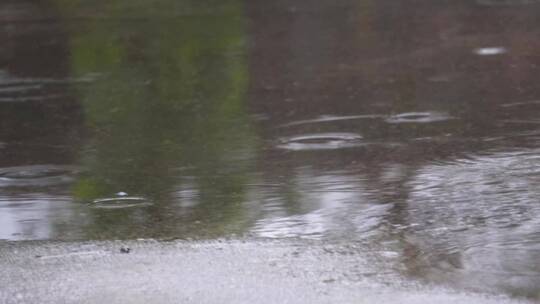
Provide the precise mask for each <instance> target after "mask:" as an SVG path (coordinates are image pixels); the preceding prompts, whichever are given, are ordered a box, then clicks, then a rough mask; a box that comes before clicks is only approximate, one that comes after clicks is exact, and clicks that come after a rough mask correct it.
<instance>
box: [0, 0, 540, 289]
mask: <svg viewBox="0 0 540 304" xmlns="http://www.w3.org/2000/svg"><path fill="white" fill-rule="evenodd" d="M539 17H540V2H538V1H533V0H529V1H520V0H504V1H497V0H489V1H488V0H476V1H460V0H458V1H427V0H414V1H413V0H411V1H390V0H361V1H352V0H339V1H326V0H322V1H315V2H314V1H304V0H299V1H290V0H277V1H262V0H251V1H241V0H226V1H210V0H209V1H192V0H181V1H173V0H159V1H148V2H144V1H127V0H113V1H111V0H108V1H93V2H92V3H91V4H90V3H83V2H78V1H75V2H70V1H63V0H49V1H30V0H17V1H15V0H6V1H2V2H1V3H0V247H2V246H8V245H6V244H12V243H13V242H14V243H15V244H16V243H18V241H21V242H20V243H21V244H23V243H24V244H25V242H26V241H44V242H87V241H91V242H93V241H95V242H99V241H110V240H136V239H155V240H176V239H183V240H185V239H190V240H215V239H221V238H235V239H236V238H240V239H244V240H250V239H253V240H255V239H260V238H263V239H266V238H269V239H278V240H276V241H282V240H284V239H287V240H288V239H293V240H297V241H298V240H305V241H306V242H308V243H306V244H312V243H309V242H319V243H322V244H327V243H330V244H335V243H340V244H341V243H349V244H364V245H365V246H366V248H371V247H370V246H377V247H381V248H384V251H383V252H384V254H383V255H386V257H391V258H392V259H393V261H396V263H398V264H399V267H397V268H398V269H399V271H398V272H399V274H400V275H401V276H403V277H404V278H406V279H407V280H410V281H414V282H421V283H422V284H435V285H437V286H446V287H451V288H456V289H458V290H465V291H473V292H477V291H479V292H488V293H495V294H504V295H508V296H510V297H516V298H527V299H529V300H539V299H540V84H539V83H538V79H540V56H539V54H538V50H539V49H540V40H538V39H537V37H540V27H539V25H540V18H539ZM9 246H11V245H9ZM380 271H384V267H383V266H381V270H380Z"/></svg>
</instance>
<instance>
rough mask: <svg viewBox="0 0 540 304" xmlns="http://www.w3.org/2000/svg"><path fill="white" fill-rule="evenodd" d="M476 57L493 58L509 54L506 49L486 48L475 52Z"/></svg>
mask: <svg viewBox="0 0 540 304" xmlns="http://www.w3.org/2000/svg"><path fill="white" fill-rule="evenodd" d="M473 52H474V53H475V54H476V55H480V56H492V55H500V54H504V53H506V52H507V50H506V48H504V47H484V48H477V49H474V51H473Z"/></svg>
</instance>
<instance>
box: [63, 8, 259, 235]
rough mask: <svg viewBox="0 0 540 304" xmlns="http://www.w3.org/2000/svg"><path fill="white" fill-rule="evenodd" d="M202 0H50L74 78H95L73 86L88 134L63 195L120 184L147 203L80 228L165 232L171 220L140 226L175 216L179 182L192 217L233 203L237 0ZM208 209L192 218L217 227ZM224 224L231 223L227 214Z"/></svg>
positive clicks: (100, 193)
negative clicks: (65, 21)
mask: <svg viewBox="0 0 540 304" xmlns="http://www.w3.org/2000/svg"><path fill="white" fill-rule="evenodd" d="M212 2H217V1H210V2H204V3H203V2H200V1H189V0H188V1H172V0H171V1H101V2H98V4H96V3H95V2H92V5H88V4H86V2H84V1H58V4H59V8H60V10H61V11H63V13H64V15H65V16H66V18H67V17H68V16H69V20H70V22H71V23H72V25H73V26H72V28H73V29H74V30H72V31H71V41H70V43H71V64H72V71H73V73H74V74H75V75H74V76H75V77H88V76H91V77H94V78H95V79H96V80H95V81H94V82H93V83H92V84H90V85H85V86H81V87H78V88H77V94H78V96H79V98H80V100H81V102H82V104H83V106H84V115H85V121H86V124H87V126H88V129H89V132H91V134H90V138H92V140H91V142H90V143H89V144H88V145H87V147H86V149H85V150H84V151H83V153H82V155H81V162H82V164H83V168H84V169H85V170H86V172H85V173H84V174H83V176H82V177H81V178H80V179H79V180H78V182H77V183H76V185H75V186H74V188H73V192H74V196H75V197H76V198H77V199H79V200H80V201H83V202H88V201H92V200H93V199H96V198H103V197H111V196H113V195H114V194H115V193H117V192H120V191H122V192H127V193H128V194H129V195H139V196H144V197H146V198H147V199H149V200H150V201H151V202H152V203H153V207H150V208H148V210H145V212H140V210H138V211H125V210H124V211H121V212H119V211H115V212H108V213H103V212H101V211H99V210H96V211H95V213H96V214H95V216H93V217H92V218H93V220H94V221H97V222H95V223H94V225H91V227H89V228H90V231H89V233H90V234H91V235H93V236H97V235H99V237H106V235H107V233H105V234H104V233H103V231H101V230H102V229H107V230H109V231H111V226H112V227H117V228H119V227H125V228H122V229H125V230H126V231H129V233H128V235H131V234H133V235H138V236H141V235H142V236H145V235H146V236H148V235H150V236H151V235H153V232H152V230H159V229H170V230H171V231H173V230H174V229H175V228H173V227H174V226H176V225H177V224H176V223H167V225H169V226H170V225H172V226H173V227H169V228H164V227H149V226H150V224H146V223H150V222H154V223H155V222H160V221H162V220H163V221H166V220H167V218H171V219H174V218H176V219H178V215H176V216H172V215H171V214H169V213H170V212H178V211H176V210H175V208H168V207H167V206H170V205H171V204H173V203H175V204H181V203H182V202H181V198H180V197H179V195H178V191H180V190H179V189H181V188H182V180H185V179H188V180H190V183H191V186H190V187H191V188H192V190H193V189H195V190H196V192H197V195H196V197H195V198H194V199H195V200H196V201H198V202H197V204H196V206H195V207H194V210H192V212H191V211H190V214H192V215H193V216H197V215H196V214H197V210H198V209H202V210H206V211H201V212H207V211H208V209H209V208H210V209H211V207H210V206H212V205H214V204H220V206H219V207H220V208H222V209H224V210H221V211H220V212H224V211H225V212H226V210H227V206H228V205H234V204H237V203H238V202H240V201H241V200H242V196H243V192H244V189H243V183H244V179H245V177H244V175H245V169H246V166H247V162H246V161H245V160H246V158H247V157H248V155H249V153H250V146H251V145H252V143H251V140H250V138H252V137H251V136H250V134H249V128H248V124H247V123H248V122H247V118H246V115H245V112H244V106H245V105H244V102H245V99H244V95H245V91H246V82H247V75H246V63H245V54H244V44H245V41H244V17H243V15H242V13H243V11H242V6H241V3H240V1H219V4H216V3H212ZM81 23H82V24H81ZM239 155H241V156H245V157H246V158H244V159H242V160H240V161H238V156H239ZM233 157H234V159H233ZM216 198H220V201H219V202H216ZM176 209H178V208H176ZM180 209H181V208H180ZM234 210H240V209H239V208H234ZM212 214H213V213H210V217H206V218H205V219H204V220H205V221H210V222H213V223H214V225H211V227H214V228H211V229H218V230H219V229H221V228H219V227H218V226H220V220H225V218H221V217H220V219H219V220H215V221H214V219H212V216H211V215H212ZM206 215H208V214H205V216H206ZM133 216H135V218H136V220H135V221H134V218H133ZM238 216H240V215H238ZM147 218H148V220H147ZM137 221H138V224H137V223H136V222H137ZM226 221H235V222H238V218H237V216H234V215H232V214H229V215H228V217H226ZM141 223H142V226H141V227H142V228H141V229H137V228H134V225H140V224H141ZM101 224H103V225H101ZM105 224H106V225H105ZM223 224H226V223H223ZM145 225H147V226H146V227H145ZM106 226H108V227H107V228H105V227H106ZM160 226H161V225H160ZM102 227H103V228H102ZM92 229H94V230H96V231H92ZM113 230H114V228H113ZM126 231H124V233H125V232H126ZM149 231H150V232H149ZM126 236H127V235H123V237H126Z"/></svg>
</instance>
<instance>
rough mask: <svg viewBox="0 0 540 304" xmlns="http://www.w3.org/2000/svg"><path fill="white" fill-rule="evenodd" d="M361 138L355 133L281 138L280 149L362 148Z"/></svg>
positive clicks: (363, 143)
mask: <svg viewBox="0 0 540 304" xmlns="http://www.w3.org/2000/svg"><path fill="white" fill-rule="evenodd" d="M362 139H363V137H362V136H361V135H359V134H356V133H318V134H306V135H299V136H292V137H285V138H281V139H280V140H279V141H280V144H279V145H278V146H277V147H278V148H280V149H285V150H292V151H303V150H332V149H344V148H353V147H359V146H363V145H365V144H366V143H365V142H363V141H362Z"/></svg>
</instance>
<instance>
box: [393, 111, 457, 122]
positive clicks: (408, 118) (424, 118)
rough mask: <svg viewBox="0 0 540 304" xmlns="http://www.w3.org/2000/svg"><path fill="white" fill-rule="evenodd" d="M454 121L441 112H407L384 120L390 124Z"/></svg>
mask: <svg viewBox="0 0 540 304" xmlns="http://www.w3.org/2000/svg"><path fill="white" fill-rule="evenodd" d="M450 119H454V117H452V116H450V115H449V114H447V113H443V112H408V113H401V114H396V115H392V116H390V117H388V118H386V119H385V121H386V122H387V123H390V124H400V123H431V122H438V121H445V120H450Z"/></svg>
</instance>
